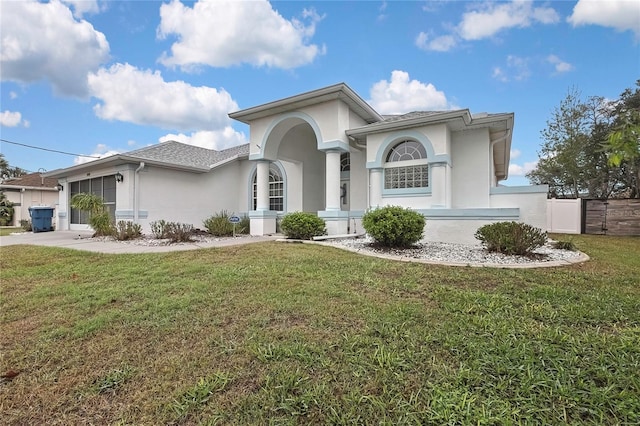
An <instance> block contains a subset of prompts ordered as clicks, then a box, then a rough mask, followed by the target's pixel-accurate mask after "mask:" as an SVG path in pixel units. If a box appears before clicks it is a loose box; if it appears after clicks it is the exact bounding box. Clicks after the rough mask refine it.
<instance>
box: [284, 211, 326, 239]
mask: <svg viewBox="0 0 640 426" xmlns="http://www.w3.org/2000/svg"><path fill="white" fill-rule="evenodd" d="M280 229H281V230H282V233H283V234H284V235H286V236H287V238H294V239H297V240H310V239H311V238H313V237H317V236H319V235H324V234H325V232H326V229H325V224H324V220H322V219H321V218H319V217H318V216H316V215H314V214H313V213H305V212H295V213H289V214H287V215H285V216H284V217H283V218H282V222H281V223H280Z"/></svg>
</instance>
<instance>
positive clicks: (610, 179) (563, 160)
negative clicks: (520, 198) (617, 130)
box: [527, 88, 628, 198]
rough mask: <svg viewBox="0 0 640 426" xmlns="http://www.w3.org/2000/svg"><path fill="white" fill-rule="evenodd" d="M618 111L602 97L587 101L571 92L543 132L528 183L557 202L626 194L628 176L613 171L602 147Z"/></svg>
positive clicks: (555, 110)
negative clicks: (546, 187) (538, 186)
mask: <svg viewBox="0 0 640 426" xmlns="http://www.w3.org/2000/svg"><path fill="white" fill-rule="evenodd" d="M615 117H616V110H615V109H614V108H612V107H611V102H609V101H607V100H605V99H604V98H603V97H599V96H592V97H589V98H587V99H586V100H583V99H582V98H581V94H580V92H579V91H578V90H577V89H575V88H571V89H569V90H568V92H567V95H566V97H565V98H564V99H563V100H562V101H561V102H560V105H559V106H558V107H556V108H555V109H554V111H553V113H552V116H551V118H550V119H549V120H548V121H547V127H546V128H545V129H544V130H542V132H541V133H542V137H543V139H544V143H543V145H542V148H541V150H540V151H539V152H538V155H539V157H540V160H539V162H538V165H537V167H536V169H534V170H533V171H531V172H529V173H528V174H527V177H528V178H529V181H530V182H531V183H533V184H548V185H549V193H550V196H552V197H560V198H578V197H589V198H609V197H611V196H618V195H620V194H622V193H623V192H624V190H625V188H626V187H627V183H628V182H627V181H628V176H627V173H626V171H625V170H624V169H620V168H617V167H614V166H612V165H611V164H610V163H609V161H608V157H607V154H606V152H604V150H603V149H602V141H603V140H604V139H605V138H606V137H607V135H608V134H609V132H610V129H611V126H612V124H613V122H614V121H615Z"/></svg>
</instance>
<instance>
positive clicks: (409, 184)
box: [384, 140, 429, 189]
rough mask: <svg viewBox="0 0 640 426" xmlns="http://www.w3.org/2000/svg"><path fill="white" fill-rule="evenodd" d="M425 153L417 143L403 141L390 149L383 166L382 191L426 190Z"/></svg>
mask: <svg viewBox="0 0 640 426" xmlns="http://www.w3.org/2000/svg"><path fill="white" fill-rule="evenodd" d="M428 186H429V164H428V163H427V151H426V150H425V149H424V146H423V145H422V144H421V143H420V142H417V141H413V140H405V141H402V142H399V143H397V144H395V145H394V146H393V148H391V150H390V151H389V153H388V154H387V158H386V162H385V164H384V189H409V188H427V187H428Z"/></svg>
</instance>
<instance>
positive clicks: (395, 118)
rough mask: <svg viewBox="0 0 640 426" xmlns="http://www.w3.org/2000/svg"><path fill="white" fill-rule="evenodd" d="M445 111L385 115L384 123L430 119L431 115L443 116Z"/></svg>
mask: <svg viewBox="0 0 640 426" xmlns="http://www.w3.org/2000/svg"><path fill="white" fill-rule="evenodd" d="M442 112H443V111H412V112H408V113H406V114H398V115H383V116H382V118H384V120H383V121H384V122H385V123H388V122H392V121H402V120H410V119H412V118H421V117H428V116H431V115H436V114H441V113H442Z"/></svg>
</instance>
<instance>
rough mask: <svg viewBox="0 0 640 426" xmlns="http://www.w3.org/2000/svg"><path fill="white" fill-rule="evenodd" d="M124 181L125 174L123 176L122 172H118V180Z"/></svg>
mask: <svg viewBox="0 0 640 426" xmlns="http://www.w3.org/2000/svg"><path fill="white" fill-rule="evenodd" d="M123 181H124V176H122V173H120V172H118V173H116V182H118V183H120V182H123Z"/></svg>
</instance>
